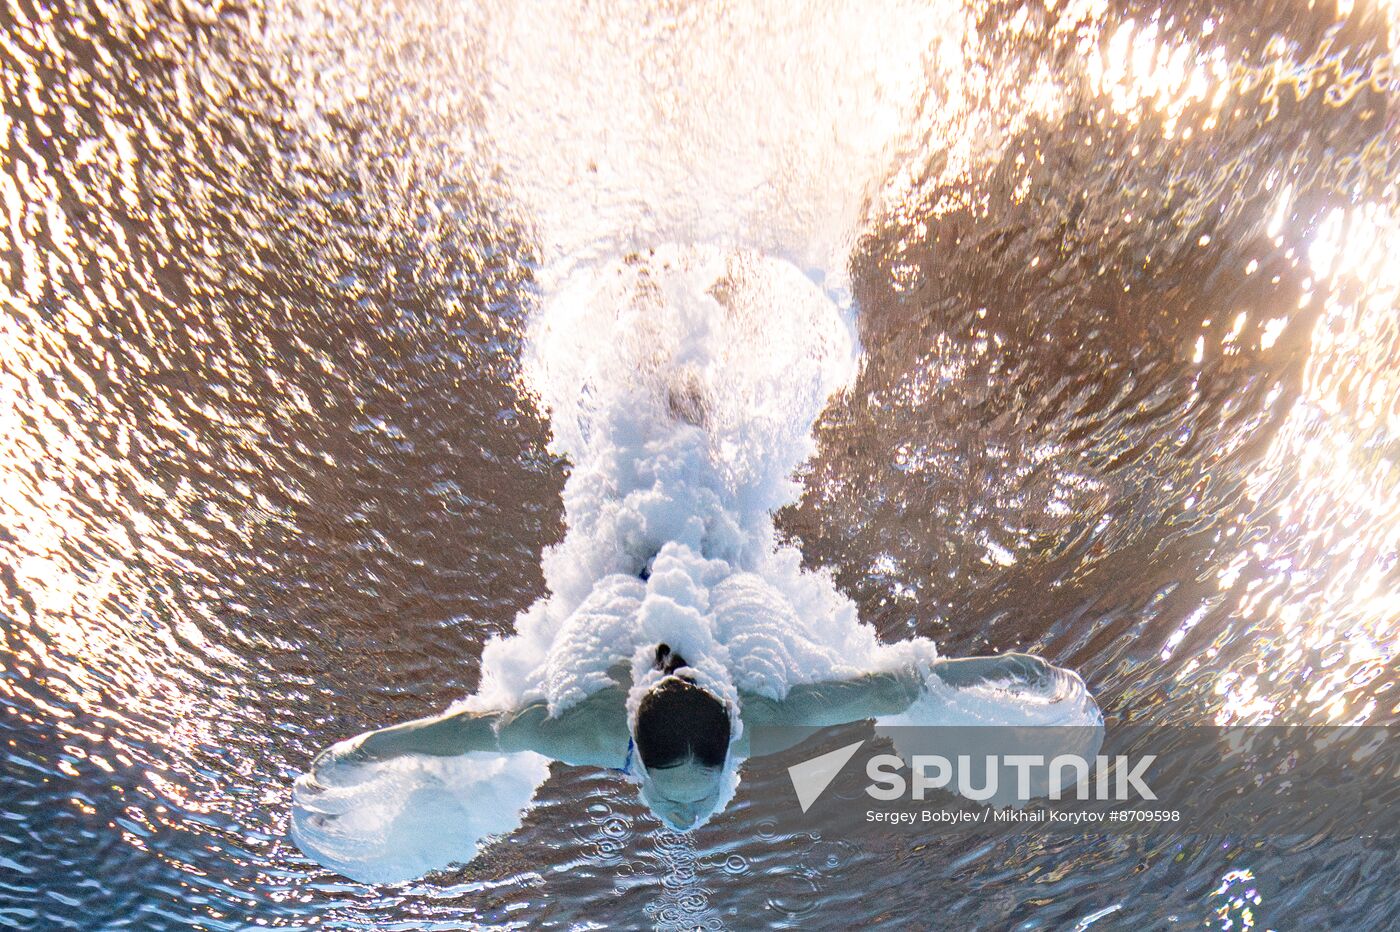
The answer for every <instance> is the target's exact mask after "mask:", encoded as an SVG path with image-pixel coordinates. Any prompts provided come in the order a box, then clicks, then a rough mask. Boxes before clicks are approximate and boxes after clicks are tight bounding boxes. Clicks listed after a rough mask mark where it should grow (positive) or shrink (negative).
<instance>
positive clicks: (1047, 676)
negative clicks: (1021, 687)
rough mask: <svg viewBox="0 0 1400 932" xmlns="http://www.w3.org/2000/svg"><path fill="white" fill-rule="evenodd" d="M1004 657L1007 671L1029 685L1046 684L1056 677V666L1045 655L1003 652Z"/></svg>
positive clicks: (1039, 685) (1038, 685)
mask: <svg viewBox="0 0 1400 932" xmlns="http://www.w3.org/2000/svg"><path fill="white" fill-rule="evenodd" d="M1002 657H1003V658H1004V664H1005V666H1004V668H1003V669H1004V670H1005V671H1006V673H1007V674H1009V675H1010V676H1012V677H1014V678H1015V679H1018V680H1020V681H1021V682H1023V683H1025V684H1026V685H1027V686H1032V687H1041V686H1046V685H1048V684H1049V683H1050V681H1051V680H1052V679H1054V676H1055V668H1054V667H1053V666H1051V665H1050V662H1049V661H1047V660H1046V659H1045V658H1044V657H1037V656H1035V655H1034V654H1021V653H1009V654H1003V655H1002Z"/></svg>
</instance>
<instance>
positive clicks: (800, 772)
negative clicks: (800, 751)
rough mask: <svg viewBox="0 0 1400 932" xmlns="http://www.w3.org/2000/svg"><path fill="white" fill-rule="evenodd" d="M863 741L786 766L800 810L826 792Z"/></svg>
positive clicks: (808, 806) (804, 810)
mask: <svg viewBox="0 0 1400 932" xmlns="http://www.w3.org/2000/svg"><path fill="white" fill-rule="evenodd" d="M864 743H865V739H864V738H862V739H861V740H859V741H857V742H856V743H855V744H848V745H846V746H845V747H843V748H837V749H836V750H834V751H828V752H827V753H825V754H822V755H821V756H819V757H814V758H812V759H811V760H806V761H803V762H802V763H800V764H793V765H792V766H791V767H789V768H788V776H789V777H790V778H792V788H793V790H795V791H796V792H797V802H798V805H800V806H801V807H802V811H803V812H806V811H807V810H808V809H810V808H811V807H812V803H814V802H816V801H817V799H818V798H819V797H820V796H821V795H822V793H824V792H826V788H827V787H828V786H830V785H831V781H832V780H835V779H836V775H837V774H838V773H840V772H841V768H842V767H844V766H846V762H847V761H849V760H850V759H851V758H852V757H854V756H855V753H856V751H858V750H860V746H861V745H862V744H864Z"/></svg>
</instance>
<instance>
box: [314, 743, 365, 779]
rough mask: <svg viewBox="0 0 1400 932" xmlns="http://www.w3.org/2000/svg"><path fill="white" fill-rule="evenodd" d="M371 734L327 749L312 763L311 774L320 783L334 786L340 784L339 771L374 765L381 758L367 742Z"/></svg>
mask: <svg viewBox="0 0 1400 932" xmlns="http://www.w3.org/2000/svg"><path fill="white" fill-rule="evenodd" d="M370 734H371V733H368V732H367V733H365V734H363V735H356V736H355V737H353V738H347V739H346V740H344V741H337V742H336V743H335V744H332V745H331V746H330V747H328V748H326V749H325V750H324V751H322V752H321V753H320V754H317V755H316V759H315V760H313V761H312V762H311V773H312V775H313V776H314V777H315V778H316V781H317V782H318V783H322V784H325V785H334V784H335V783H337V782H338V780H337V776H338V772H339V771H343V770H345V769H347V768H353V767H356V766H358V765H361V764H368V763H372V762H373V761H376V760H378V759H379V758H378V757H377V756H376V755H375V754H374V752H373V750H372V749H371V748H370V746H369V742H368V741H367V740H366V739H368V738H369V737H370Z"/></svg>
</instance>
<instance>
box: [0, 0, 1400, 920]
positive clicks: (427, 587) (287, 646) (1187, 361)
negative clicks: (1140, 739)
mask: <svg viewBox="0 0 1400 932" xmlns="http://www.w3.org/2000/svg"><path fill="white" fill-rule="evenodd" d="M858 12H859V11H858ZM907 12H908V11H902V12H899V13H898V14H896V13H894V12H888V13H882V15H880V16H876V15H874V14H870V15H868V16H867V15H863V14H862V15H855V14H851V13H850V11H849V10H848V11H846V12H844V13H843V12H841V11H839V10H838V9H837V8H835V7H826V6H821V7H820V8H819V9H816V10H814V11H811V12H809V13H805V14H803V15H801V16H798V15H797V14H790V13H784V12H782V11H781V10H780V9H778V8H776V7H775V8H773V9H771V10H749V9H747V8H735V9H734V10H731V11H730V12H728V13H726V14H724V15H720V14H719V13H716V12H714V11H708V10H705V9H704V8H698V9H694V10H681V11H675V10H670V9H669V8H658V9H656V10H650V11H647V12H646V13H645V15H644V14H642V13H638V12H636V11H631V10H624V9H620V8H619V9H609V8H606V7H600V8H597V9H594V10H592V11H591V12H589V13H587V14H574V13H570V12H567V11H564V10H562V9H561V10H554V11H540V10H536V9H534V8H531V7H521V8H518V9H515V8H512V9H511V10H509V11H507V10H506V9H505V8H495V7H483V8H477V7H474V6H470V5H467V4H460V5H458V4H448V5H438V4H430V3H416V2H406V3H403V4H398V5H396V6H395V8H394V9H393V10H392V11H385V10H381V9H379V8H378V5H377V4H371V3H363V4H358V5H356V4H331V3H329V2H327V3H324V4H321V5H317V4H315V3H310V2H308V3H291V2H288V3H285V4H279V3H242V4H232V3H229V4H219V3H211V4H194V3H186V4H182V5H176V6H174V7H166V6H151V7H146V6H144V5H138V4H132V5H128V6H125V7H122V8H120V9H117V8H115V7H113V6H109V5H105V4H98V3H94V4H85V5H78V6H75V7H73V8H68V7H64V8H57V7H50V6H44V5H40V4H35V3H30V2H15V3H11V4H10V5H8V6H6V7H5V8H4V9H3V11H0V23H3V25H4V27H5V30H4V37H5V42H4V44H3V46H0V81H3V86H4V89H5V93H4V107H3V116H0V166H3V171H0V304H3V310H4V312H3V314H0V321H3V331H0V339H2V340H3V345H4V348H5V352H4V353H3V354H0V392H3V393H4V396H5V398H6V399H7V404H6V405H5V406H4V408H3V414H0V433H2V434H3V445H0V449H3V450H4V452H5V457H4V460H3V463H0V476H2V477H3V482H4V494H3V495H0V527H3V532H0V551H3V555H4V558H3V561H0V570H3V572H0V580H3V583H4V585H3V588H0V618H3V621H4V625H3V629H2V630H3V638H4V641H3V652H4V657H5V668H4V669H5V672H4V677H3V679H0V699H3V715H0V738H3V741H4V753H5V768H4V771H3V776H0V781H2V782H0V815H3V819H0V839H2V840H3V841H0V845H3V847H2V848H0V857H3V859H4V861H3V863H4V865H5V867H6V871H5V874H4V876H3V878H0V924H4V925H11V926H15V927H18V928H32V929H45V930H47V929H55V928H74V929H106V928H133V929H165V928H200V929H244V928H249V927H253V926H268V927H279V928H320V927H324V928H336V929H347V928H380V927H383V928H461V927H478V926H482V927H524V926H528V927H535V926H540V927H547V928H589V927H606V928H636V927H643V928H645V927H652V926H663V927H672V928H695V927H702V928H738V929H746V928H762V927H795V928H844V927H866V926H869V927H888V928H958V929H962V928H975V929H1006V928H1015V929H1041V928H1044V929H1072V928H1081V929H1082V928H1087V927H1090V926H1093V927H1095V928H1108V929H1119V928H1133V929H1157V928H1215V929H1241V928H1260V929H1264V928H1273V929H1292V928H1343V927H1345V928H1359V929H1384V928H1393V927H1395V923H1396V920H1395V918H1394V917H1395V916H1396V915H1397V914H1400V905H1397V904H1400V890H1397V888H1396V886H1395V882H1394V873H1395V871H1394V866H1395V854H1394V851H1393V850H1390V849H1388V848H1386V847H1385V846H1384V845H1382V844H1380V843H1377V842H1372V841H1363V840H1355V841H1350V842H1317V841H1308V842H1301V843H1282V842H1278V841H1268V840H1258V839H1251V838H1247V837H1235V836H1228V837H1227V836H1209V837H1203V836H1199V835H1187V834H1183V835H1180V836H1170V835H1158V836H1153V837H1150V838H1149V837H1144V838H1123V837H1117V838H1108V837H1093V836H1089V837H1080V838H1065V839H1059V840H1055V841H1053V842H1048V841H1029V840H1025V839H1021V840H1015V839H1013V840H999V841H996V842H979V843H970V842H968V841H967V840H966V839H962V838H953V837H932V838H927V839H919V840H911V843H910V844H909V845H908V846H905V847H902V848H899V849H897V850H894V851H880V852H878V853H872V852H868V851H863V850H860V849H859V848H858V847H857V846H855V845H853V844H851V843H849V842H847V841H844V840H842V839H840V838H824V837H820V836H817V835H811V834H803V835H797V836H792V835H787V834H780V833H778V832H777V830H776V824H777V823H776V822H774V821H772V819H771V815H770V813H769V812H768V811H766V808H765V807H767V806H768V805H769V802H768V800H766V799H765V798H764V797H763V796H761V795H759V794H757V793H756V792H746V791H745V789H744V787H743V786H742V784H741V787H740V790H739V794H738V796H737V797H736V799H735V801H734V803H733V805H732V806H731V807H730V808H729V809H728V810H727V811H726V812H725V813H723V814H722V815H720V816H719V817H717V818H716V819H714V820H713V821H712V822H711V823H710V824H709V825H707V826H705V827H704V828H703V829H702V830H700V831H698V832H695V833H693V834H690V835H677V834H675V833H671V832H667V831H665V830H663V828H662V826H661V825H660V824H659V823H658V822H656V821H655V819H654V818H653V817H652V816H651V815H650V814H649V813H648V812H647V810H646V809H645V807H644V806H642V805H641V803H640V802H639V801H638V800H637V798H636V795H635V789H634V788H633V787H632V786H630V785H629V784H627V783H625V782H623V781H621V780H620V779H618V778H617V777H616V776H615V775H611V774H607V773H600V772H593V771H585V770H579V769H570V768H564V767H556V769H555V771H554V773H553V775H552V777H551V779H550V780H549V781H547V782H546V783H545V784H544V786H543V787H542V788H541V789H540V791H539V793H538V795H537V797H536V805H535V807H534V808H533V809H532V810H531V811H530V812H529V813H528V814H527V816H526V818H525V822H524V824H523V825H522V827H521V828H520V829H519V830H517V831H516V832H514V833H513V834H512V835H510V836H509V837H507V838H505V839H502V840H500V841H499V842H498V843H497V844H495V845H493V846H491V847H490V848H488V850H487V851H486V852H485V853H484V854H483V856H482V857H481V858H479V859H477V860H476V861H474V862H473V863H472V864H471V865H469V866H467V867H464V868H461V869H457V870H453V871H449V872H446V873H443V874H438V875H433V876H431V877H429V878H427V879H424V880H421V881H417V882H412V883H407V884H402V885H397V886H393V887H373V886H368V885H362V884H357V883H353V882H351V881H347V880H345V879H343V878H340V877H338V876H336V875H334V874H333V873H331V872H329V871H326V870H324V869H322V868H320V867H318V866H317V865H315V864H314V863H312V862H310V861H309V860H307V859H306V858H305V857H304V856H303V855H301V854H300V852H298V851H297V850H296V848H295V846H293V845H292V844H291V843H290V842H289V841H288V839H287V838H286V835H285V832H286V826H287V819H288V812H289V805H290V787H291V782H292V780H293V779H294V777H295V776H296V774H298V773H299V772H301V771H302V770H303V769H305V767H306V766H307V764H308V763H309V761H310V759H311V757H312V756H313V755H314V754H315V753H316V751H317V750H319V749H320V748H321V747H323V746H324V745H326V744H327V743H329V742H330V741H332V740H336V739H339V738H343V737H346V736H349V735H351V734H354V733H356V732H358V731H361V730H363V729H364V728H366V727H371V726H374V725H379V724H384V723H388V722H392V721H398V720H403V719H408V718H412V717H416V716H420V715H425V714H429V713H432V712H435V711H438V710H440V709H442V708H443V707H445V706H446V705H448V704H449V703H450V702H452V701H453V700H455V699H458V698H460V697H461V696H463V695H465V694H467V693H469V692H471V691H472V690H473V689H475V688H476V686H477V685H478V677H479V673H480V668H479V658H480V653H481V649H482V646H483V644H484V643H485V641H486V640H487V638H488V637H490V636H491V635H494V634H501V633H506V632H509V631H510V630H511V629H512V625H513V622H514V619H515V617H516V615H517V614H518V613H519V612H520V611H521V610H523V609H524V608H526V607H527V606H528V605H529V604H530V603H531V602H532V601H533V600H534V599H536V598H537V597H539V596H540V595H542V594H543V592H544V585H545V583H544V576H543V575H542V572H541V570H540V554H541V550H542V549H543V548H544V547H546V546H547V545H550V544H553V543H556V542H558V541H559V540H561V539H562V537H563V534H564V526H563V509H562V506H561V502H560V492H561V489H562V487H563V482H564V477H565V476H566V475H567V474H568V472H569V470H570V468H571V467H570V464H569V463H568V462H567V461H565V460H564V459H562V458H560V457H558V456H556V455H555V454H553V453H551V452H550V449H549V448H548V446H547V442H548V439H549V430H550V423H549V420H548V418H547V417H546V416H545V415H544V414H542V413H541V410H540V406H539V404H538V399H537V397H536V394H535V393H534V391H533V390H532V388H531V386H530V385H529V384H528V382H527V380H526V379H525V378H524V377H523V376H522V373H521V358H522V355H523V354H524V353H525V352H526V341H527V327H526V320H527V318H529V316H530V314H531V312H532V309H533V308H534V306H535V304H536V302H537V299H538V296H539V295H540V294H541V293H542V292H544V291H546V290H547V288H548V283H547V281H546V279H547V278H548V275H549V274H552V273H551V270H552V269H554V268H555V267H556V265H557V263H558V262H559V261H560V257H561V256H564V257H569V256H578V255H582V254H586V253H587V252H588V251H589V250H590V249H591V250H595V251H597V252H600V253H606V254H611V253H613V252H625V251H626V250H628V249H633V248H641V247H640V246H639V243H645V242H647V238H648V237H653V236H660V237H674V236H676V235H677V232H676V231H677V229H679V226H680V225H689V226H687V227H686V229H687V230H688V232H689V233H690V234H692V235H695V236H697V237H700V236H703V237H708V238H711V239H715V238H719V239H723V238H724V237H725V236H732V235H737V234H735V233H734V232H733V231H734V230H739V229H744V230H747V231H749V232H747V233H745V235H746V236H749V237H751V238H752V241H751V242H750V243H749V245H752V246H753V247H754V248H758V249H763V250H767V251H771V252H781V253H783V254H784V255H786V256H788V257H789V258H791V259H792V260H793V261H800V262H804V263H806V264H807V266H809V267H811V268H821V269H823V270H825V272H826V273H827V277H826V278H825V279H823V287H825V288H826V289H827V290H828V291H829V292H831V293H839V292H843V291H844V292H847V293H849V295H851V296H852V297H853V299H854V303H853V305H852V307H853V308H855V309H856V310H857V311H858V316H857V317H856V321H857V322H856V332H857V334H858V336H859V338H860V343H861V346H862V354H861V360H860V370H859V373H858V374H857V375H856V376H855V378H854V381H853V382H852V383H851V385H850V386H849V388H847V389H846V390H845V391H844V392H843V393H842V394H840V395H839V396H838V397H837V398H836V399H835V400H833V401H832V402H831V404H829V405H828V406H827V407H826V409H825V411H824V413H823V415H822V417H821V419H820V420H819V422H818V425H817V428H816V433H815V436H816V450H815V453H814V454H813V455H812V457H811V458H810V459H808V460H807V461H806V462H805V463H804V465H803V466H802V467H800V469H799V471H798V476H799V478H800V480H801V482H802V489H803V492H802V495H801V498H800V500H799V501H797V503H796V504H794V505H791V506H788V507H786V508H783V509H782V510H780V511H779V512H778V515H777V524H778V528H779V531H780V533H781V534H783V535H785V536H786V537H787V538H789V539H791V540H792V541H794V542H796V543H798V544H799V545H800V546H801V548H802V551H803V554H804V557H805V559H806V561H807V562H808V563H809V564H810V565H812V566H821V567H827V568H829V569H830V570H831V571H832V573H833V574H834V577H835V579H836V581H837V584H838V586H840V587H841V588H842V589H843V590H844V591H845V592H847V593H848V594H849V595H850V596H851V597H852V598H853V599H855V601H856V603H857V605H858V607H859V609H860V612H861V616H862V618H863V619H865V620H866V621H867V622H869V623H870V624H872V625H875V626H876V627H877V628H878V630H879V631H880V633H881V635H882V636H883V637H885V638H886V639H891V640H893V639H897V638H900V637H903V636H906V635H907V634H908V633H910V632H916V633H918V634H921V635H924V636H927V637H931V638H934V639H935V640H937V641H938V642H939V645H940V649H942V650H944V651H945V653H948V654H952V655H961V654H977V653H989V652H994V651H1002V650H1012V649H1022V650H1033V651H1035V652H1038V653H1042V654H1044V655H1045V656H1047V657H1049V658H1051V659H1053V660H1054V661H1055V662H1057V663H1060V664H1062V665H1064V666H1067V667H1070V668H1073V669H1076V670H1078V671H1080V672H1081V673H1082V675H1083V676H1084V678H1085V680H1086V682H1087V683H1088V684H1089V686H1090V688H1091V689H1092V690H1093V691H1094V693H1095V695H1096V696H1097V698H1098V700H1099V703H1100V705H1101V706H1102V707H1103V709H1104V711H1105V713H1106V714H1107V715H1108V716H1109V717H1110V719H1112V718H1113V717H1114V716H1117V717H1121V718H1125V719H1132V720H1134V721H1138V722H1142V721H1151V722H1160V723H1246V722H1264V721H1272V722H1338V723H1348V722H1355V723H1360V722H1366V723H1375V724H1393V723H1394V721H1395V714H1396V700H1395V692H1394V690H1395V682H1396V675H1395V674H1396V659H1395V648H1396V644H1397V641H1400V631H1397V628H1396V618H1397V617H1400V611H1398V610H1397V608H1398V607H1400V588H1398V587H1397V558H1396V554H1397V549H1400V512H1397V509H1396V505H1395V501H1396V500H1397V489H1398V488H1400V474H1398V473H1397V465H1396V462H1397V461H1396V450H1397V442H1400V408H1397V402H1396V399H1397V397H1400V384H1397V383H1400V323H1398V321H1400V313H1397V304H1398V303H1400V266H1397V265H1396V261H1395V259H1394V256H1395V255H1397V254H1400V192H1397V189H1396V186H1395V178H1396V177H1397V176H1400V152H1398V151H1397V143H1396V140H1397V138H1400V124H1397V116H1396V113H1397V103H1396V99H1395V86H1394V83H1393V80H1394V79H1393V78H1391V77H1389V72H1388V71H1387V67H1388V66H1389V67H1392V68H1393V64H1390V63H1393V62H1394V61H1395V51H1394V50H1395V49H1396V48H1397V43H1400V31H1397V17H1400V11H1397V10H1396V9H1395V7H1394V6H1393V5H1385V6H1377V5H1375V4H1374V3H1370V2H1365V0H1357V2H1356V4H1355V5H1354V8H1348V9H1346V10H1339V9H1337V8H1335V7H1334V6H1332V5H1331V4H1330V3H1325V2H1324V3H1322V4H1319V5H1316V6H1314V7H1313V8H1312V9H1308V8H1306V5H1303V4H1297V3H1289V4H1266V5H1264V6H1261V7H1258V8H1251V9H1250V10H1249V11H1247V12H1244V11H1241V12H1239V13H1235V12H1230V11H1227V12H1225V13H1219V12H1212V11H1209V10H1204V9H1201V8H1198V7H1196V6H1193V5H1190V4H1173V5H1169V6H1165V7H1161V8H1156V7H1146V6H1142V7H1138V6H1131V7H1130V6H1124V7H1121V8H1115V9H1111V10H1098V9H1094V8H1093V5H1092V4H1072V3H1071V4H1058V5H1054V7H1053V8H1047V6H1046V5H1045V4H1031V5H1027V6H1025V7H1024V8H1022V7H1020V6H1018V5H1016V4H973V5H970V6H963V5H959V4H951V5H948V6H947V7H946V9H945V8H939V9H938V10H936V11H935V12H936V13H937V15H936V16H934V17H932V19H933V20H934V21H933V22H930V21H929V17H928V16H927V15H923V16H916V15H914V14H912V13H909V14H908V15H909V19H908V20H907V21H906V20H905V19H902V18H901V17H903V16H904V15H905V14H906V13H907ZM726 17H731V19H726ZM792 17H796V19H792ZM770 20H771V21H772V22H773V23H774V25H772V27H771V30H765V29H758V30H757V31H755V30H754V29H752V28H750V27H752V26H753V24H754V23H755V22H757V23H760V24H761V23H766V22H769V21H770ZM711 22H716V23H719V24H720V25H719V26H716V27H713V28H711V26H708V25H706V24H707V23H711ZM857 25H858V26H859V29H858V28H856V27H857ZM638 37H640V38H638ZM744 37H748V38H744ZM546 40H547V41H546ZM618 49H621V50H622V51H616V50H618ZM724 49H737V51H734V52H732V54H731V53H724V54H722V51H723V50H724ZM871 49H886V50H887V55H886V56H885V57H884V58H880V60H879V64H878V66H877V64H876V57H875V56H873V53H872V52H870V50H871ZM609 50H613V51H609ZM687 50H690V51H687ZM851 50H855V51H854V52H853V51H851ZM856 52H858V53H859V54H856ZM896 53H898V54H896ZM726 55H728V57H726ZM900 55H907V56H912V58H909V61H912V62H914V65H909V66H908V67H903V66H901V67H896V65H897V64H898V62H900V61H904V59H902V58H900V57H899V56H900ZM707 56H711V57H713V60H711V57H707ZM498 62H499V63H501V64H500V65H499V67H497V64H498ZM888 62H894V63H895V64H889V65H888V68H887V67H886V64H887V63H888ZM637 63H640V64H637ZM906 64H907V62H906ZM629 69H630V70H629ZM882 69H884V70H882ZM635 74H640V75H641V78H634V77H629V76H630V75H635ZM633 81H636V82H639V83H629V82H633ZM911 82H912V83H911ZM609 89H616V93H615V95H612V96H610V95H609V93H608V91H609ZM901 94H902V95H904V96H900V95H901ZM609 108H612V109H609ZM871 140H874V141H871ZM728 141H733V146H732V147H729V146H727V144H726V143H727V142H728ZM653 143H654V146H655V148H647V146H649V145H652V144H653ZM639 146H641V148H640V149H639V148H638V147H639ZM750 168H752V169H753V171H754V173H755V174H754V175H752V176H750V175H749V174H747V172H748V170H749V169H750ZM755 178H758V179H759V180H758V181H755V180H754V179H755ZM580 192H582V193H580ZM716 204H719V205H722V207H723V209H722V210H721V209H718V208H715V209H714V211H713V212H710V208H712V207H713V206H714V205H716ZM697 218H698V219H697ZM618 231H624V232H623V233H619V232H618ZM833 255H836V256H837V257H838V259H837V260H836V261H832V260H831V256H833ZM761 785H763V784H762V783H761V782H755V783H754V784H752V786H754V787H757V786H761Z"/></svg>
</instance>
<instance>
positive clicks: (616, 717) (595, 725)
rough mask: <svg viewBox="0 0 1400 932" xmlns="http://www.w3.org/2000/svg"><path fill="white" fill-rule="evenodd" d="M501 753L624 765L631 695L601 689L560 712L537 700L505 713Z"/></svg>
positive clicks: (590, 764)
mask: <svg viewBox="0 0 1400 932" xmlns="http://www.w3.org/2000/svg"><path fill="white" fill-rule="evenodd" d="M496 732H497V744H498V747H499V749H500V750H501V751H503V752H507V753H509V752H512V751H534V752H536V753H539V754H543V755H545V756H546V757H552V758H554V759H555V760H557V761H562V762H563V763H565V764H571V765H573V766H576V767H612V768H620V767H623V766H625V765H626V763H627V746H628V739H629V737H630V735H629V731H628V728H627V693H626V692H625V691H624V690H622V689H618V688H608V689H601V690H599V691H598V692H595V693H593V694H591V695H589V696H587V697H586V698H584V699H582V700H581V701H579V702H578V703H576V704H574V705H571V706H569V707H568V708H567V709H565V710H563V711H562V712H560V713H559V714H558V715H550V714H549V707H548V706H547V705H546V704H545V703H543V702H536V703H532V704H530V705H527V706H525V707H524V708H522V709H517V710H516V711H514V712H508V713H506V714H504V715H502V716H501V720H500V724H499V725H498V727H497V729H496Z"/></svg>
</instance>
